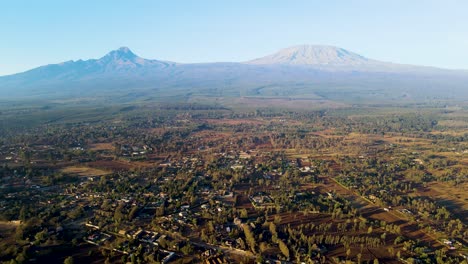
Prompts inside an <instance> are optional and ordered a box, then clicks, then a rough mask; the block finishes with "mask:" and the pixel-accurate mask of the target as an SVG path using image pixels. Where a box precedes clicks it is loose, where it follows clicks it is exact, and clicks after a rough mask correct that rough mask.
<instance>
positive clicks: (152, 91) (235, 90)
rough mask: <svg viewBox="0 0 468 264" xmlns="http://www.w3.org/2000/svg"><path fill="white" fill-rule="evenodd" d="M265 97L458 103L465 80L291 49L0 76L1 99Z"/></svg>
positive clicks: (71, 65)
mask: <svg viewBox="0 0 468 264" xmlns="http://www.w3.org/2000/svg"><path fill="white" fill-rule="evenodd" d="M245 96H257V97H259V96H260V97H261V96H268V97H271V96H273V97H275V96H276V97H288V98H302V97H309V98H312V97H313V98H321V99H325V100H346V101H353V100H359V101H360V102H363V101H364V102H367V101H368V102H373V101H378V100H393V101H395V102H398V101H400V100H401V98H404V99H405V100H409V99H411V100H434V99H443V100H452V99H454V100H465V99H468V74H467V73H466V72H463V71H450V70H442V69H436V68H429V67H417V66H408V65H399V64H392V63H385V62H379V61H376V60H372V59H368V58H365V57H363V56H360V55H358V54H355V53H353V52H349V51H346V50H344V49H340V48H336V47H329V46H296V47H293V48H288V49H285V50H282V51H280V52H278V53H276V54H273V55H270V56H267V57H264V58H260V59H256V60H253V61H250V62H248V63H193V64H179V63H175V62H167V61H160V60H148V59H144V58H141V57H139V56H137V55H135V54H134V53H133V52H131V51H130V49H128V48H125V47H124V48H120V49H118V50H114V51H111V52H109V53H108V54H107V55H105V56H103V57H102V58H100V59H90V60H86V61H83V60H78V61H68V62H64V63H60V64H51V65H46V66H42V67H39V68H36V69H32V70H30V71H27V72H23V73H18V74H14V75H10V76H3V77H0V102H1V101H2V100H10V101H20V100H25V99H29V100H37V99H41V100H52V101H53V100H58V99H60V100H69V99H70V98H92V99H93V100H94V99H96V98H100V99H102V100H105V101H106V102H109V101H111V102H112V101H114V102H115V101H118V102H130V101H134V100H160V101H165V100H168V99H167V98H170V100H188V98H193V97H203V98H209V97H245Z"/></svg>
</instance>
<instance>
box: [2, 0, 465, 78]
mask: <svg viewBox="0 0 468 264" xmlns="http://www.w3.org/2000/svg"><path fill="white" fill-rule="evenodd" d="M467 9H468V3H464V2H460V1H448V2H439V1H412V2H411V3H408V2H405V1H393V2H391V3H382V2H380V3H376V2H374V1H355V2H353V3H344V2H338V1H331V2H330V1H327V2H326V3H321V2H316V1H298V2H294V3H293V4H291V3H283V2H279V1H256V2H254V3H250V2H247V1H241V2H236V3H224V2H223V3H218V2H215V1H202V2H197V3H187V2H181V1H171V2H164V3H162V2H151V1H147V2H141V3H138V4H134V3H123V2H120V3H119V2H118V3H115V2H110V1H102V2H98V3H92V2H90V1H80V2H79V3H63V2H60V1H41V2H40V3H39V2H38V3H28V4H27V5H25V2H22V1H17V2H11V3H4V4H3V6H2V9H1V10H2V11H0V14H1V16H0V23H2V24H3V25H8V26H4V27H3V28H2V29H0V33H1V34H2V35H3V36H5V39H7V40H8V41H4V42H2V44H0V45H1V46H0V47H1V48H0V56H1V57H2V62H3V63H2V64H0V76H3V75H9V74H14V73H18V72H23V71H26V70H29V69H32V68H35V67H38V66H41V65H46V64H52V63H59V62H63V61H68V60H79V59H83V60H86V59H91V58H100V57H102V56H103V55H104V54H106V53H107V52H109V51H110V50H114V49H117V48H118V47H121V46H127V47H129V48H130V49H131V50H132V51H133V52H134V53H135V54H137V55H139V56H141V57H143V58H149V59H158V60H170V61H175V62H180V63H198V62H224V61H230V62H243V61H247V60H251V59H254V58H258V57H262V56H265V55H268V54H271V53H274V52H277V51H278V50H280V49H282V48H287V47H290V46H295V45H302V44H313V45H332V46H337V47H340V48H344V49H346V50H350V51H353V52H356V53H358V54H360V55H363V56H365V57H367V58H372V59H376V60H381V61H389V62H394V63H401V64H412V65H423V66H433V67H439V68H448V69H468V52H464V49H465V48H466V47H467V46H468V34H467V33H468V32H467V30H466V28H465V25H467V24H468V18H467V17H466V16H464V12H463V10H467Z"/></svg>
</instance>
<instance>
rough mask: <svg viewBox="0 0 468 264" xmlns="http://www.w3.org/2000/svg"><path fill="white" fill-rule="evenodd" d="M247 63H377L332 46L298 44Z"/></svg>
mask: <svg viewBox="0 0 468 264" xmlns="http://www.w3.org/2000/svg"><path fill="white" fill-rule="evenodd" d="M247 63H249V64H285V65H342V66H343V65H367V64H377V63H378V62H377V61H373V60H369V59H367V58H365V57H363V56H361V55H358V54H356V53H353V52H350V51H347V50H345V49H342V48H337V47H333V46H319V45H300V46H294V47H289V48H285V49H282V50H280V51H278V52H276V53H274V54H271V55H268V56H265V57H262V58H258V59H254V60H251V61H248V62H247Z"/></svg>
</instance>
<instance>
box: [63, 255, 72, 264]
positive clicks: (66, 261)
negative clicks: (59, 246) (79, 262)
mask: <svg viewBox="0 0 468 264" xmlns="http://www.w3.org/2000/svg"><path fill="white" fill-rule="evenodd" d="M73 263H75V261H74V260H73V257H72V256H69V257H67V258H66V259H65V260H64V261H63V264H73Z"/></svg>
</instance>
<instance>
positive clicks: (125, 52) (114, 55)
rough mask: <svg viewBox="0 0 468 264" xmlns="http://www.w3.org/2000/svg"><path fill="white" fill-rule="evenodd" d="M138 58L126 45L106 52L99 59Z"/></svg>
mask: <svg viewBox="0 0 468 264" xmlns="http://www.w3.org/2000/svg"><path fill="white" fill-rule="evenodd" d="M137 58H139V57H138V56H137V55H135V53H133V52H132V51H131V50H130V49H129V48H128V47H120V48H118V49H116V50H113V51H111V52H109V53H107V54H106V55H105V56H104V57H102V58H101V60H135V59H137Z"/></svg>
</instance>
